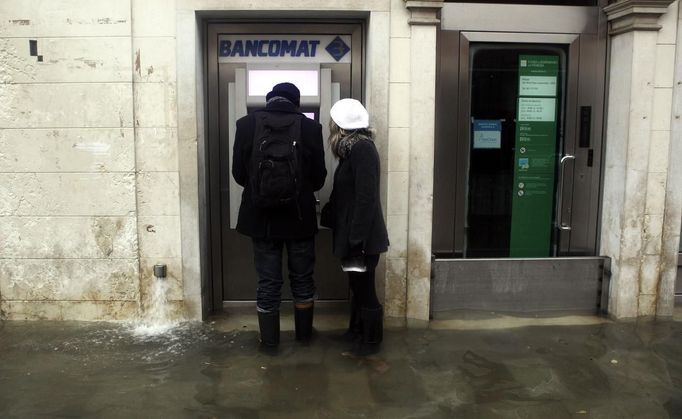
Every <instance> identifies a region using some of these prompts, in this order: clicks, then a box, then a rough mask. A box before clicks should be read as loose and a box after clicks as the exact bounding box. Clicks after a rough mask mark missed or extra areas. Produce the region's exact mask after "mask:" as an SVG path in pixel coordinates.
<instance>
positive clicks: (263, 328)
mask: <svg viewBox="0 0 682 419" xmlns="http://www.w3.org/2000/svg"><path fill="white" fill-rule="evenodd" d="M258 327H259V328H260V343H261V345H263V346H265V347H268V348H276V347H277V345H279V311H271V312H269V313H262V312H260V311H259V312H258Z"/></svg>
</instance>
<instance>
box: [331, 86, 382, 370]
mask: <svg viewBox="0 0 682 419" xmlns="http://www.w3.org/2000/svg"><path fill="white" fill-rule="evenodd" d="M330 114H331V121H330V136H329V142H330V146H331V151H332V153H333V154H334V156H335V157H336V158H337V159H339V166H338V167H337V169H336V172H335V173H334V186H333V190H332V194H331V198H330V201H329V204H327V205H326V206H325V208H324V209H323V211H322V224H323V225H324V226H326V227H329V228H332V229H333V232H334V240H333V253H334V255H335V256H337V257H339V258H340V259H341V265H342V267H343V269H344V271H347V272H348V279H349V281H350V289H351V292H352V295H351V316H350V326H349V328H348V331H347V332H346V333H345V334H344V337H345V338H346V339H347V340H349V341H352V342H354V346H353V351H354V352H355V354H356V355H360V356H364V355H369V354H373V353H376V352H377V351H378V350H379V345H380V344H381V341H382V339H383V307H382V306H381V304H379V300H378V299H377V294H376V288H375V284H374V270H375V268H376V266H377V263H378V261H379V255H380V254H381V253H383V252H385V251H386V250H388V244H389V243H388V233H387V231H386V224H385V223H384V216H383V214H382V212H381V202H380V199H379V173H380V167H379V154H378V153H377V149H376V147H375V145H374V139H373V133H372V131H371V130H370V128H369V114H368V113H367V110H366V109H365V107H364V106H362V103H360V102H358V101H357V100H355V99H342V100H340V101H338V102H336V103H335V104H334V106H332V108H331V111H330Z"/></svg>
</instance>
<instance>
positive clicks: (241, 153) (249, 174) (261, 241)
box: [232, 83, 327, 347]
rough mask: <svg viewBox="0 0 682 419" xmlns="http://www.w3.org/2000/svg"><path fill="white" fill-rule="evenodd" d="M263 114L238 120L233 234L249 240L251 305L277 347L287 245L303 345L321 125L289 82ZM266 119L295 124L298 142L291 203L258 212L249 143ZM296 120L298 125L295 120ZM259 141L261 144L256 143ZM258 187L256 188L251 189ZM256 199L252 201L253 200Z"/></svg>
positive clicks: (322, 173) (311, 287) (311, 288)
mask: <svg viewBox="0 0 682 419" xmlns="http://www.w3.org/2000/svg"><path fill="white" fill-rule="evenodd" d="M266 99H267V104H266V106H265V109H264V110H261V111H256V112H254V113H252V114H249V115H247V116H245V117H243V118H240V119H239V120H238V121H237V132H236V134H235V142H234V150H233V155H232V158H233V161H232V175H233V176H234V179H235V181H236V182H237V183H238V184H239V185H241V186H243V187H244V192H243V193H242V202H241V205H240V207H239V218H238V220H237V231H239V232H240V233H241V234H244V235H247V236H250V237H251V238H252V240H253V251H254V263H255V266H256V271H257V273H258V288H257V291H256V305H257V310H258V324H259V327H260V335H261V342H262V344H264V345H265V346H268V347H276V346H277V345H278V343H279V305H280V299H281V289H282V283H283V278H282V249H283V247H284V246H285V245H286V247H287V255H288V258H289V260H288V268H289V280H290V281H291V291H292V294H293V298H294V307H295V323H296V339H297V340H302V341H307V340H309V339H310V337H311V334H312V322H313V301H314V299H315V297H316V292H315V284H314V282H313V268H314V265H315V234H316V233H317V213H316V207H315V206H316V199H315V195H314V192H315V191H317V190H319V189H320V188H322V186H323V185H324V179H325V177H326V175H327V170H326V169H325V165H324V145H323V140H322V126H321V125H320V124H319V123H317V122H315V121H313V120H311V119H308V118H306V117H305V116H304V115H303V114H301V113H300V112H299V106H300V92H299V90H298V88H297V87H296V86H294V85H293V84H291V83H280V84H277V85H276V86H275V87H273V89H272V91H271V92H270V93H268V94H267V96H266ZM268 118H271V119H273V120H278V121H282V120H284V121H287V120H288V119H290V120H291V121H296V122H295V123H296V124H298V123H300V130H294V131H293V132H296V133H300V138H298V139H294V140H295V143H294V149H295V153H296V165H298V166H299V167H298V168H297V170H296V171H297V173H298V176H299V177H300V179H298V178H297V179H296V183H297V185H298V186H297V193H296V194H297V198H296V199H295V200H294V201H296V202H292V203H291V205H284V206H280V207H272V208H263V207H262V205H259V204H257V200H254V199H253V196H252V195H255V194H256V193H257V192H254V188H255V187H254V182H253V180H254V176H256V175H257V174H256V173H255V172H256V171H257V170H258V167H259V166H258V164H257V162H256V163H255V167H254V158H253V152H254V143H255V142H256V140H255V139H254V137H255V136H256V135H261V134H260V133H259V132H257V131H262V125H260V126H259V125H258V124H259V123H260V124H263V122H258V121H264V120H265V121H267V120H268ZM298 121H300V122H298ZM259 141H260V140H259ZM256 188H257V186H256ZM254 201H256V202H254Z"/></svg>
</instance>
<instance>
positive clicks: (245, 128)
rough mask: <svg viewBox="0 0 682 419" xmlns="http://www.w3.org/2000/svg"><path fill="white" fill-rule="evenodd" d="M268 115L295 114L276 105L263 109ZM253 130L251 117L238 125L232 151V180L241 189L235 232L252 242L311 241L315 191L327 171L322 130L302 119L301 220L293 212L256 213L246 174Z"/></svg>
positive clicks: (287, 107) (292, 109) (314, 230)
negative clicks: (242, 189) (251, 238)
mask: <svg viewBox="0 0 682 419" xmlns="http://www.w3.org/2000/svg"><path fill="white" fill-rule="evenodd" d="M266 110H267V111H270V112H286V113H298V111H297V110H296V108H295V106H294V105H292V104H289V103H282V102H276V103H274V104H271V105H270V106H268V107H266ZM255 128H256V119H255V117H254V115H253V114H250V115H247V116H245V117H242V118H240V119H239V120H238V121H237V132H236V133H235V140H234V148H233V153H232V176H234V180H235V181H236V182H237V183H238V184H239V185H241V186H243V187H244V192H243V193H242V202H241V205H240V207H239V218H238V219H237V231H239V232H240V233H242V234H244V235H247V236H251V237H254V238H269V239H299V238H307V237H312V236H313V235H315V233H317V211H316V208H315V195H314V194H313V192H314V191H317V190H319V189H320V188H322V186H323V185H324V179H325V177H326V176H327V169H326V168H325V166H324V145H323V143H322V126H321V125H320V124H318V123H317V122H315V121H313V120H311V119H308V118H305V117H304V118H303V119H302V121H301V140H300V142H299V144H301V147H300V148H299V150H300V152H301V154H300V155H299V156H300V159H301V166H302V170H303V185H302V186H301V195H300V196H299V202H298V203H299V206H300V210H301V217H300V219H299V215H298V211H297V210H296V209H295V208H283V209H274V210H273V209H268V210H265V209H259V208H256V207H254V206H253V204H252V201H251V196H250V192H251V191H250V182H249V172H250V171H251V150H252V148H253V136H254V131H255Z"/></svg>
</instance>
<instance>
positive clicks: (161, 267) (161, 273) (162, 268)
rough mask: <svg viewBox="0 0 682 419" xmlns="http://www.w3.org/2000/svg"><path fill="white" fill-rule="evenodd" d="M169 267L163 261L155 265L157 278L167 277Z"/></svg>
mask: <svg viewBox="0 0 682 419" xmlns="http://www.w3.org/2000/svg"><path fill="white" fill-rule="evenodd" d="M167 271H168V269H167V268H166V265H165V264H163V263H159V264H156V265H154V276H155V277H156V279H166V272H167Z"/></svg>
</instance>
